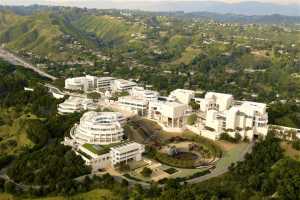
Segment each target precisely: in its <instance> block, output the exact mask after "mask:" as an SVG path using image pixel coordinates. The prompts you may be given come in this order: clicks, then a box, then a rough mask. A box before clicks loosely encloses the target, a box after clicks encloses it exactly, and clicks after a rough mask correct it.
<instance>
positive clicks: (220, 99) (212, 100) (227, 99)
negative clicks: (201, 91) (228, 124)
mask: <svg viewBox="0 0 300 200" xmlns="http://www.w3.org/2000/svg"><path fill="white" fill-rule="evenodd" d="M195 102H196V103H198V104H199V105H200V110H201V111H202V112H207V111H208V110H216V111H224V110H227V109H229V108H230V107H231V106H232V104H233V96H232V95H231V94H223V93H216V92H208V93H206V95H205V97H204V99H202V98H195Z"/></svg>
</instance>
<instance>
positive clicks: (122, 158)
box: [110, 142, 145, 165]
mask: <svg viewBox="0 0 300 200" xmlns="http://www.w3.org/2000/svg"><path fill="white" fill-rule="evenodd" d="M144 151H145V146H144V145H142V144H139V143H136V142H128V143H123V144H120V145H118V146H114V147H112V148H111V150H110V157H111V162H112V165H117V164H119V163H122V162H125V163H127V162H128V161H130V160H134V161H140V160H142V153H143V152H144Z"/></svg>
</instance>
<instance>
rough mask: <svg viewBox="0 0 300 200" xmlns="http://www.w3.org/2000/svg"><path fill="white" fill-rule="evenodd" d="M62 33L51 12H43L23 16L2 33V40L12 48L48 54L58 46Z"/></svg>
mask: <svg viewBox="0 0 300 200" xmlns="http://www.w3.org/2000/svg"><path fill="white" fill-rule="evenodd" d="M62 35H63V34H62V32H61V31H60V29H59V27H58V26H57V25H54V24H53V21H52V19H51V16H50V14H49V13H43V14H36V15H33V16H29V17H25V16H24V17H22V20H18V21H17V22H16V23H15V24H14V25H13V26H10V27H9V28H8V29H7V30H5V31H3V32H2V33H1V35H0V41H1V42H5V43H7V47H8V48H11V49H19V48H23V49H25V50H31V51H34V52H39V53H40V54H46V53H48V52H49V51H50V50H51V51H55V50H56V49H57V48H58V43H59V38H60V37H61V36H62Z"/></svg>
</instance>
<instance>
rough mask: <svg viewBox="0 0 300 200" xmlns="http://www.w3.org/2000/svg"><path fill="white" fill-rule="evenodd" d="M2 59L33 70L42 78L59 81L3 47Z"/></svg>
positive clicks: (0, 53) (0, 54)
mask: <svg viewBox="0 0 300 200" xmlns="http://www.w3.org/2000/svg"><path fill="white" fill-rule="evenodd" d="M0 58H2V59H4V60H6V61H7V62H10V63H12V64H14V65H20V66H23V67H25V68H27V69H31V70H33V71H35V72H37V73H38V74H40V75H41V76H44V77H46V78H49V79H51V80H55V79H57V78H56V77H55V76H52V75H50V74H48V73H46V72H44V71H42V70H40V69H38V68H37V67H35V66H33V65H32V64H30V63H28V62H27V61H25V60H24V59H22V58H20V57H18V56H16V55H14V54H12V53H10V52H9V51H7V50H5V49H3V48H1V47H0Z"/></svg>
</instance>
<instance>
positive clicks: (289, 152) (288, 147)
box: [280, 142, 300, 161]
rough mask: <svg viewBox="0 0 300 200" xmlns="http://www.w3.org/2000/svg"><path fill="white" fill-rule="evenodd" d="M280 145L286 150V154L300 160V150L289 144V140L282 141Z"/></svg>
mask: <svg viewBox="0 0 300 200" xmlns="http://www.w3.org/2000/svg"><path fill="white" fill-rule="evenodd" d="M280 146H281V148H282V149H283V150H284V155H286V156H288V157H290V158H292V159H295V160H298V161H300V151H297V150H296V149H294V148H293V147H292V145H291V144H288V143H287V142H281V144H280Z"/></svg>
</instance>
